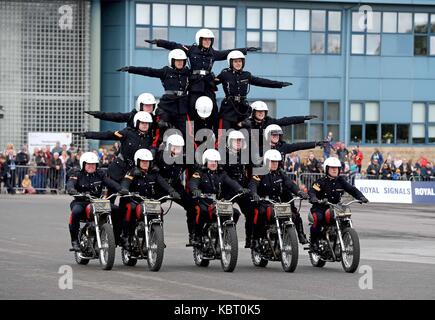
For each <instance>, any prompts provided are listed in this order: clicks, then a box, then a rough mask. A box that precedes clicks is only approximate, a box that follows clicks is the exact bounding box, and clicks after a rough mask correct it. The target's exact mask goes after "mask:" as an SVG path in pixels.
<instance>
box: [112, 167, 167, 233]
mask: <svg viewBox="0 0 435 320" xmlns="http://www.w3.org/2000/svg"><path fill="white" fill-rule="evenodd" d="M121 187H122V189H123V190H129V191H130V192H135V193H139V194H140V195H141V196H143V197H147V198H149V199H157V198H160V197H162V196H163V195H165V194H166V195H168V194H173V192H174V191H175V190H174V188H172V187H171V186H170V185H169V184H168V183H167V182H166V180H165V179H163V177H162V176H161V175H160V174H159V169H158V168H157V167H154V168H152V169H151V171H143V170H140V169H138V168H133V169H132V170H130V171H129V172H128V173H127V174H126V176H125V177H124V179H123V180H122V182H121ZM125 199H127V198H122V199H121V200H122V201H120V204H119V206H120V208H121V210H124V209H125V216H124V221H123V230H122V232H123V235H124V237H127V236H128V235H129V234H131V231H133V230H134V228H135V225H136V221H137V220H139V218H140V211H138V210H136V208H137V203H136V202H134V201H128V200H125Z"/></svg>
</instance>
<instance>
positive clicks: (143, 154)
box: [134, 149, 154, 167]
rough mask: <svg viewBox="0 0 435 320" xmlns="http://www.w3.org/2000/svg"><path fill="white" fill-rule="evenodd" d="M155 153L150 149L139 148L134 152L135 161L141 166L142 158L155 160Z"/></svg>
mask: <svg viewBox="0 0 435 320" xmlns="http://www.w3.org/2000/svg"><path fill="white" fill-rule="evenodd" d="M153 159H154V158H153V154H152V153H151V151H149V150H148V149H139V150H137V151H136V152H135V153H134V163H135V164H136V166H138V167H139V161H140V160H148V161H153Z"/></svg>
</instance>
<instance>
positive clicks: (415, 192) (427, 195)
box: [412, 181, 435, 203]
mask: <svg viewBox="0 0 435 320" xmlns="http://www.w3.org/2000/svg"><path fill="white" fill-rule="evenodd" d="M412 203H435V181H426V182H413V183H412Z"/></svg>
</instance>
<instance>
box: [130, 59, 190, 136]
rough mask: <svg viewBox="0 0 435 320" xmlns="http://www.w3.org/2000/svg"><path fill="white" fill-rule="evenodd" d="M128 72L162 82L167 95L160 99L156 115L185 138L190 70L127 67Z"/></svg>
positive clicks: (166, 67)
mask: <svg viewBox="0 0 435 320" xmlns="http://www.w3.org/2000/svg"><path fill="white" fill-rule="evenodd" d="M126 71H127V72H129V73H134V74H139V75H142V76H147V77H152V78H159V79H160V80H161V82H162V85H163V88H164V89H165V94H164V95H163V96H162V98H161V99H160V102H159V105H158V108H157V110H156V115H158V116H160V118H161V120H163V121H165V122H167V123H170V124H172V125H173V126H174V127H175V128H177V129H178V130H180V131H181V133H182V134H183V136H184V137H185V135H186V119H187V113H188V111H189V100H188V96H187V89H188V88H187V87H188V85H189V76H190V70H189V69H188V68H186V67H184V68H183V69H180V70H179V69H176V68H170V67H168V66H165V67H163V68H161V69H154V68H148V67H127V68H126Z"/></svg>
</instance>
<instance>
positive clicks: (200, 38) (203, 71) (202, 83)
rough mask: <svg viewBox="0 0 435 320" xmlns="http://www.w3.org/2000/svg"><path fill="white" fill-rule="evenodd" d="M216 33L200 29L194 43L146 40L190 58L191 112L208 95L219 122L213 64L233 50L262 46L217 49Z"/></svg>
mask: <svg viewBox="0 0 435 320" xmlns="http://www.w3.org/2000/svg"><path fill="white" fill-rule="evenodd" d="M214 39H215V37H214V34H213V32H212V31H211V30H209V29H200V30H198V32H197V33H196V35H195V40H196V43H195V44H193V45H190V46H189V45H183V44H180V43H176V42H171V41H166V40H162V39H156V40H145V41H146V42H148V43H151V44H155V45H157V46H158V47H162V48H165V49H168V50H173V49H181V50H183V51H184V52H185V53H186V55H187V57H188V58H189V65H190V68H191V75H190V78H189V82H190V87H189V104H190V111H189V113H190V114H191V115H193V114H194V113H195V112H194V110H195V102H196V100H197V99H198V98H199V97H201V96H204V95H205V96H208V97H209V98H211V99H212V101H213V115H212V118H213V120H214V121H215V122H217V121H216V120H217V111H218V108H217V104H216V93H215V91H217V88H216V84H215V83H214V74H213V72H212V68H213V64H214V62H215V61H222V60H225V59H226V58H227V55H228V54H229V53H230V52H231V51H232V50H239V51H242V52H243V53H244V54H246V53H247V52H248V51H249V52H255V51H258V50H260V48H255V47H250V48H240V49H232V50H221V51H219V50H215V49H214V48H213V42H214Z"/></svg>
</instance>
